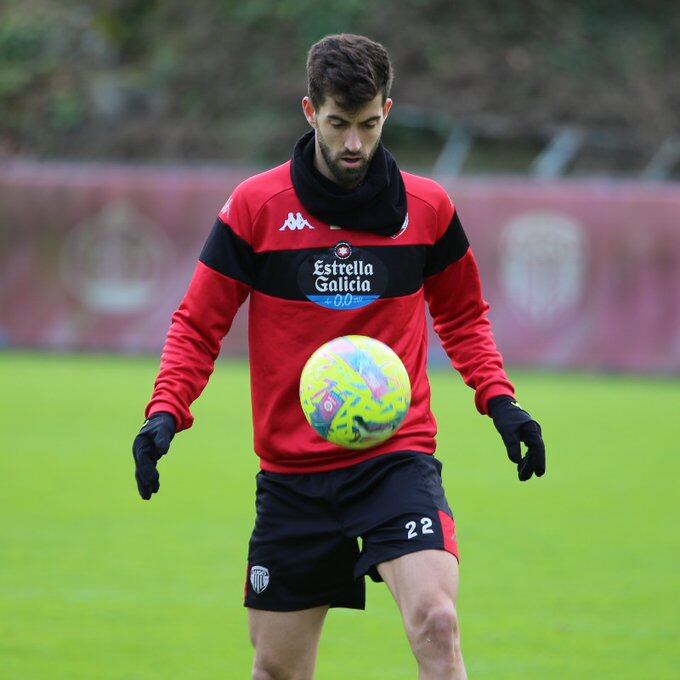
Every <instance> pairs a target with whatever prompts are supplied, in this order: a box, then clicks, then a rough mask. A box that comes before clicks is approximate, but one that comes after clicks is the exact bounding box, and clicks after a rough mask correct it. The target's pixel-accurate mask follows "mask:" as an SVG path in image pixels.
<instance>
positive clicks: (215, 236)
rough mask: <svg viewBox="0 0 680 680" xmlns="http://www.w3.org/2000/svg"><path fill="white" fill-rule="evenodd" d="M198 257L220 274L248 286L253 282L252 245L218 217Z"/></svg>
mask: <svg viewBox="0 0 680 680" xmlns="http://www.w3.org/2000/svg"><path fill="white" fill-rule="evenodd" d="M198 259H199V260H200V261H201V262H202V263H203V264H204V265H206V266H207V267H210V268H211V269H214V270H215V271H217V272H219V273H220V274H224V275H225V276H228V277H229V278H232V279H236V280H237V281H241V282H242V283H245V284H248V285H249V286H251V285H252V284H253V279H254V257H253V248H252V246H251V245H250V244H249V243H247V242H246V241H244V240H243V239H242V238H241V237H240V236H238V235H237V234H235V233H234V231H233V230H232V228H231V227H230V226H229V225H228V224H224V222H222V221H221V220H219V219H218V220H216V221H215V224H214V225H213V228H212V231H211V232H210V235H209V236H208V239H207V240H206V242H205V245H204V246H203V250H202V251H201V254H200V255H199V258H198Z"/></svg>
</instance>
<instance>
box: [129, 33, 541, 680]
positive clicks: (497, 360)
mask: <svg viewBox="0 0 680 680" xmlns="http://www.w3.org/2000/svg"><path fill="white" fill-rule="evenodd" d="M307 75H308V85H309V94H308V96H306V97H304V99H303V100H302V109H303V112H304V115H305V117H306V119H307V121H308V122H309V125H310V126H311V128H312V130H311V131H310V132H309V133H308V134H306V135H305V136H303V137H302V138H301V139H300V140H299V141H298V143H297V145H296V146H295V149H294V152H293V158H292V160H291V161H289V162H287V163H284V164H283V165H280V166H279V167H276V168H274V169H272V170H269V171H267V172H264V173H262V174H260V175H256V176H255V177H251V178H249V179H248V180H246V181H245V182H243V183H242V184H240V185H239V186H238V187H237V188H236V189H235V190H234V192H233V193H232V195H231V197H230V198H229V200H228V201H227V203H226V204H225V206H224V207H223V209H222V210H221V212H220V214H219V217H218V220H217V222H216V223H215V226H214V227H213V230H212V232H211V234H210V236H209V237H208V239H207V242H206V244H205V246H204V248H203V251H202V252H201V255H200V258H199V262H198V264H197V267H196V270H195V272H194V275H193V278H192V281H191V283H190V286H189V289H188V291H187V293H186V295H185V297H184V299H183V300H182V302H181V304H180V306H179V309H178V310H177V311H176V312H175V314H174V315H173V318H172V325H171V327H170V330H169V332H168V337H167V340H166V343H165V348H164V350H163V354H162V359H161V368H160V372H159V374H158V378H157V380H156V384H155V388H154V392H153V396H152V398H151V401H150V402H149V404H148V406H147V409H146V415H147V418H148V420H147V421H146V423H145V424H144V426H143V427H142V430H141V431H140V433H139V435H138V436H137V438H136V439H135V442H134V445H133V452H134V458H135V461H136V466H137V468H136V478H137V484H138V488H139V492H140V494H141V496H142V497H143V498H145V499H149V498H150V497H151V494H153V493H155V492H157V491H158V487H159V483H158V472H157V470H156V462H157V461H158V459H159V458H160V457H161V456H162V455H163V454H165V453H166V452H167V450H168V447H169V444H170V440H171V439H172V437H173V436H174V434H175V432H176V431H180V430H183V429H186V428H188V427H190V426H191V424H192V416H191V413H190V411H189V406H190V404H191V403H192V402H193V401H194V400H195V399H196V398H197V397H198V396H199V394H200V393H201V391H202V390H203V388H204V387H205V384H206V383H207V380H208V377H209V375H210V373H211V372H212V370H213V364H214V361H215V359H216V357H217V355H218V353H219V348H220V342H221V339H222V337H223V336H224V335H225V334H226V333H227V331H228V330H229V327H230V325H231V322H232V319H233V317H234V314H235V313H236V311H237V309H238V307H239V306H240V305H241V304H242V303H243V302H244V300H245V299H246V298H247V297H248V296H250V303H249V343H250V371H251V385H252V400H253V403H255V404H257V408H256V409H254V411H253V418H254V439H255V451H256V453H257V454H258V456H259V457H260V463H261V471H260V472H259V474H258V476H257V504H256V505H257V518H256V522H255V528H254V530H253V534H252V537H251V540H250V546H249V552H248V574H247V581H246V594H245V606H246V607H248V617H249V627H250V635H251V639H252V642H253V645H254V647H255V659H254V664H253V677H254V678H257V679H265V678H293V679H296V680H304V679H309V678H311V677H312V676H313V670H314V664H315V658H316V650H317V645H318V641H319V636H320V633H321V628H322V625H323V621H324V617H325V616H326V613H327V611H328V609H329V607H352V608H358V609H363V608H364V576H365V575H366V574H368V575H370V576H371V577H372V578H373V580H376V581H381V580H382V581H385V583H386V584H387V586H388V588H389V589H390V591H391V593H392V595H393V596H394V598H395V600H396V601H397V604H398V605H399V610H400V612H401V615H402V617H403V622H404V626H405V629H406V633H407V636H408V639H409V642H410V645H411V648H412V650H413V653H414V655H415V657H416V659H417V662H418V668H419V677H420V678H421V679H423V680H435V679H440V678H442V679H443V678H446V679H451V678H456V679H460V678H465V677H466V674H465V668H464V665H463V658H462V656H461V651H460V638H459V633H458V619H457V614H456V608H455V601H456V591H457V586H458V549H457V546H456V539H455V530H454V522H453V517H452V513H451V510H450V508H449V506H448V503H447V501H446V498H445V496H444V492H443V489H442V485H441V475H440V473H441V464H440V463H439V462H438V461H437V460H436V459H435V458H434V456H433V455H432V454H433V453H434V449H435V441H434V436H435V433H436V426H435V421H434V418H433V416H432V413H431V411H430V408H429V397H430V390H429V385H428V381H427V376H426V357H427V351H426V349H427V348H426V324H425V302H427V304H428V305H429V309H430V312H431V314H432V317H433V319H434V324H435V329H436V331H437V333H438V334H439V336H440V338H441V341H442V344H443V346H444V348H445V349H446V351H447V353H448V354H449V356H450V357H451V360H452V362H453V365H454V366H455V368H456V369H457V370H458V371H459V372H460V373H461V375H462V376H463V378H464V380H465V381H466V383H467V384H468V385H470V386H471V387H472V388H473V389H474V390H475V403H476V406H477V409H478V410H479V411H480V412H481V413H482V414H489V415H490V416H491V417H492V418H493V420H494V423H495V425H496V427H497V428H498V430H499V432H500V433H501V435H502V437H503V440H504V442H505V444H506V447H507V451H508V455H509V457H510V458H511V460H512V461H513V462H514V463H515V464H516V465H517V468H518V474H519V478H520V480H527V479H529V478H530V477H531V476H532V474H536V475H537V476H540V475H542V474H543V472H544V470H545V454H544V448H543V442H542V439H541V431H540V428H539V426H538V424H537V423H536V422H535V421H534V420H532V418H531V417H530V416H529V414H528V413H526V412H525V411H523V410H522V409H521V408H520V407H519V406H518V405H517V404H516V403H515V401H514V389H513V386H512V384H511V383H510V381H509V380H508V378H507V376H506V374H505V372H504V370H503V365H502V359H501V356H500V354H499V353H498V351H497V349H496V347H495V344H494V341H493V337H492V335H491V331H490V327H489V322H488V319H487V310H488V305H487V304H486V302H485V301H484V300H483V298H482V294H481V288H480V282H479V276H478V271H477V266H476V264H475V260H474V257H473V255H472V251H471V250H470V248H469V245H468V241H467V238H466V236H465V233H464V231H463V228H462V226H461V223H460V220H459V219H458V215H457V212H456V209H455V207H454V205H453V203H452V202H451V199H450V198H449V197H448V196H447V194H446V192H445V191H444V190H443V189H442V188H441V187H440V186H439V185H438V184H436V183H435V182H433V181H431V180H428V179H425V178H422V177H417V176H415V175H411V174H408V173H405V172H401V171H400V170H399V168H398V167H397V165H396V163H395V161H394V159H393V158H392V156H391V155H390V154H389V153H388V151H387V150H386V149H385V148H384V147H383V145H382V144H381V142H380V137H381V132H382V126H383V124H384V122H385V119H386V118H387V116H388V114H389V111H390V108H391V106H392V100H391V99H389V92H390V86H391V82H392V69H391V65H390V61H389V57H388V55H387V52H386V51H385V49H384V48H383V47H382V45H379V44H377V43H375V42H373V41H371V40H369V39H367V38H365V37H362V36H356V35H334V36H328V37H326V38H324V39H323V40H321V41H320V42H318V43H316V44H315V45H313V46H312V48H311V49H310V52H309V56H308V61H307ZM340 260H342V261H345V262H351V261H354V262H357V263H362V262H363V263H364V265H363V266H359V265H358V266H357V267H355V268H353V270H354V271H358V272H365V274H363V275H362V274H359V276H362V277H363V279H364V281H363V284H362V286H360V287H359V288H358V289H359V290H362V291H365V290H368V291H370V294H367V295H363V294H352V295H350V296H349V297H347V296H346V295H342V296H339V297H338V298H336V297H334V296H328V295H321V294H320V292H321V291H323V290H328V289H329V288H328V286H329V280H328V277H329V276H330V277H331V279H332V278H333V276H334V274H333V271H338V268H337V267H336V268H335V269H333V268H332V267H330V268H329V267H325V266H323V265H324V264H332V263H333V262H336V261H340ZM368 263H371V264H372V265H373V266H372V267H367V266H365V265H366V264H368ZM329 272H330V273H329ZM324 277H325V278H324ZM337 278H338V281H337V282H336V284H337V285H336V287H335V288H336V289H337V288H338V287H341V286H342V285H343V282H342V281H341V280H340V277H339V275H338V277H337ZM332 289H333V288H332V287H331V290H332ZM336 305H337V306H336ZM347 334H361V335H367V336H371V337H374V338H377V339H379V340H381V341H382V342H384V343H386V344H387V345H389V346H390V347H392V349H394V350H395V351H396V352H397V354H398V355H399V356H400V357H401V359H402V361H403V362H404V365H405V366H406V369H407V371H408V373H409V377H410V379H411V384H412V402H411V407H410V410H409V413H408V415H407V417H406V419H405V421H404V423H403V425H402V427H401V429H400V430H399V431H398V432H397V433H396V434H395V435H394V436H393V437H392V438H390V439H388V440H387V441H386V442H384V443H382V444H380V445H378V446H376V447H374V448H372V449H369V450H360V451H354V450H351V451H350V450H346V449H340V448H339V447H337V446H334V445H332V444H330V443H329V442H327V441H325V440H323V439H321V438H320V437H319V436H318V435H317V434H316V433H315V432H314V430H312V428H311V427H310V426H309V425H308V424H307V422H306V420H305V418H304V415H303V413H302V410H301V408H300V405H299V402H298V396H297V393H298V382H299V377H300V373H301V370H302V367H303V366H304V364H305V362H306V360H307V359H308V358H309V356H310V355H311V354H312V352H313V351H314V350H315V349H316V348H317V347H319V346H320V345H321V344H323V343H324V342H327V341H328V340H331V339H333V338H335V337H338V336H341V335H347ZM520 440H521V441H523V442H525V444H526V445H527V447H528V450H527V453H526V455H525V456H524V457H522V456H521V452H520ZM358 537H361V538H362V549H361V551H359V548H358V543H357V538H358Z"/></svg>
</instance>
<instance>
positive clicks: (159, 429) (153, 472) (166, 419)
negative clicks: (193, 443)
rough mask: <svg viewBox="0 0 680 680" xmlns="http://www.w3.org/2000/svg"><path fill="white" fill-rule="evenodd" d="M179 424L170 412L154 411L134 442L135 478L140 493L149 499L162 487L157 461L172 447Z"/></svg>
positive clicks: (146, 499)
mask: <svg viewBox="0 0 680 680" xmlns="http://www.w3.org/2000/svg"><path fill="white" fill-rule="evenodd" d="M176 431H177V425H176V423H175V419H174V418H173V416H171V415H170V414H169V413H165V412H162V413H154V414H153V415H152V416H151V417H150V418H149V419H148V420H147V421H146V422H145V423H144V425H143V426H142V429H141V430H140V431H139V434H138V435H137V436H136V437H135V441H134V442H133V443H132V455H133V457H134V459H135V466H136V469H135V479H136V480H137V489H139V495H140V496H141V497H142V498H143V499H144V500H145V501H148V500H149V499H150V498H151V494H152V493H157V491H158V489H159V488H160V482H159V481H158V470H157V469H156V463H157V462H158V460H159V458H160V457H161V456H164V455H165V454H166V453H167V452H168V449H169V448H170V442H171V441H172V438H173V437H174V436H175V432H176Z"/></svg>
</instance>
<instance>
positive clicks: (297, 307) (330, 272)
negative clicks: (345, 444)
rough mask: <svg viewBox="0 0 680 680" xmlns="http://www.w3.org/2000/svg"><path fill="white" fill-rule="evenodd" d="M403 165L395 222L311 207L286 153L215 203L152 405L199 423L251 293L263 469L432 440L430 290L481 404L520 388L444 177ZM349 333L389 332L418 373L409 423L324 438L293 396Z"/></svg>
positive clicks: (325, 466) (347, 460)
mask: <svg viewBox="0 0 680 680" xmlns="http://www.w3.org/2000/svg"><path fill="white" fill-rule="evenodd" d="M401 174H402V178H403V181H404V185H405V189H406V199H407V211H408V212H407V216H406V220H405V222H404V224H403V226H402V228H401V231H400V232H399V233H397V234H396V235H394V236H382V235H378V234H376V233H372V232H365V231H350V230H347V229H341V228H339V227H334V226H332V225H330V224H327V223H324V222H322V221H320V220H318V219H316V218H315V217H313V216H312V215H311V214H310V213H309V212H308V211H307V210H306V209H305V207H304V205H303V204H302V203H301V201H300V200H299V198H298V196H297V194H296V191H295V188H294V186H293V183H292V181H291V171H290V161H289V162H287V163H284V164H283V165H280V166H278V167H276V168H274V169H272V170H269V171H267V172H264V173H262V174H259V175H256V176H254V177H251V178H249V179H247V180H245V181H244V182H243V183H242V184H240V185H239V186H238V187H237V188H236V189H235V190H234V192H233V194H232V195H231V197H230V198H229V200H228V201H227V203H226V204H225V206H224V207H223V208H222V210H221V211H220V213H219V218H218V220H217V222H216V223H215V225H214V227H213V230H212V232H211V234H210V236H209V237H208V240H207V242H206V244H205V246H204V248H203V251H202V253H201V255H200V259H199V262H198V264H197V266H196V269H195V271H194V274H193V278H192V280H191V283H190V285H189V288H188V290H187V292H186V295H185V296H184V299H183V300H182V302H181V304H180V306H179V308H178V309H177V311H176V312H175V313H174V314H173V317H172V325H171V327H170V330H169V332H168V336H167V339H166V342H165V347H164V349H163V353H162V357H161V367H160V372H159V374H158V378H157V379H156V383H155V387H154V392H153V396H152V398H151V401H150V402H149V404H148V406H147V408H146V415H147V417H148V416H150V415H152V414H153V413H157V412H159V411H166V412H169V413H171V414H172V415H173V416H174V417H175V419H176V420H177V424H178V430H183V429H186V428H188V427H190V426H191V424H192V422H193V417H192V415H191V412H190V410H189V407H190V405H191V403H192V402H193V401H194V400H195V399H196V398H197V397H198V396H199V395H200V394H201V392H202V390H203V388H204V387H205V385H206V383H207V381H208V378H209V376H210V374H211V373H212V371H213V366H214V362H215V359H216V358H217V355H218V354H219V349H220V344H221V340H222V338H223V337H224V335H225V334H226V333H227V331H228V330H229V328H230V326H231V323H232V320H233V318H234V315H235V314H236V311H237V310H238V308H239V306H240V305H241V304H242V303H243V302H244V301H245V299H246V298H247V297H248V296H249V295H250V302H249V305H250V306H249V330H248V333H249V348H250V375H251V398H252V404H253V424H254V440H255V441H254V447H255V452H256V453H257V455H258V456H259V457H260V464H261V467H262V469H264V470H270V471H274V472H285V473H299V472H319V471H322V470H332V469H336V468H341V467H345V466H348V465H353V464H356V463H359V462H361V461H363V460H366V459H368V458H372V457H374V456H377V455H381V454H384V453H389V452H393V451H403V450H411V451H422V452H424V453H433V452H434V450H435V434H436V430H437V428H436V423H435V419H434V416H433V415H432V411H431V410H430V386H429V382H428V379H427V375H426V359H427V333H426V323H425V302H427V304H428V305H429V309H430V313H431V314H432V317H433V319H434V327H435V330H436V332H437V333H438V334H439V337H440V338H441V342H442V345H443V347H444V349H445V350H446V352H447V354H448V356H449V357H450V359H451V361H452V363H453V366H454V367H455V368H456V369H457V370H458V371H459V372H460V374H461V375H462V377H463V380H464V381H465V382H466V383H467V384H468V385H469V386H470V387H472V388H473V389H474V390H475V403H476V406H477V409H478V410H479V411H480V412H481V413H486V412H487V411H486V405H487V402H488V400H489V399H490V398H491V397H494V396H498V395H502V394H507V395H510V396H514V390H513V386H512V384H511V383H510V381H509V380H508V377H507V376H506V374H505V372H504V370H503V363H502V359H501V356H500V354H499V352H498V350H497V349H496V346H495V343H494V340H493V336H492V334H491V329H490V325H489V321H488V319H487V311H488V308H489V307H488V304H487V303H486V302H485V300H484V299H483V298H482V291H481V286H480V280H479V273H478V269H477V265H476V262H475V258H474V256H473V254H472V250H471V249H470V247H469V245H468V241H467V238H466V236H465V233H464V231H463V228H462V226H461V224H460V220H459V219H458V216H457V214H456V211H455V208H454V205H453V203H452V201H451V199H450V198H449V197H448V195H447V194H446V192H445V191H444V189H443V188H442V187H441V186H439V185H438V184H437V183H436V182H434V181H432V180H429V179H425V178H423V177H418V176H416V175H412V174H409V173H406V172H402V173H401ZM349 334H357V335H367V336H370V337H373V338H377V339H378V340H381V341H382V342H384V343H385V344H387V345H389V346H390V347H391V348H392V349H393V350H394V351H395V352H396V353H397V354H398V355H399V356H400V357H401V360H402V361H403V363H404V366H405V367H406V370H407V371H408V374H409V377H410V379H411V387H412V400H411V407H410V409H409V412H408V414H407V416H406V418H405V420H404V422H403V424H402V426H401V428H400V429H399V430H398V431H397V433H396V434H395V435H394V436H392V437H391V438H390V439H388V440H387V441H386V442H383V443H382V444H380V445H378V446H376V447H374V448H371V449H368V450H360V451H354V450H348V449H344V448H341V447H338V446H336V445H334V444H331V443H330V442H327V441H326V440H324V439H322V438H321V437H320V436H319V435H318V434H317V433H316V432H315V431H314V430H313V429H312V427H311V426H310V425H309V424H308V423H307V421H306V419H305V417H304V415H303V413H302V409H301V407H300V402H299V397H298V387H299V379H300V374H301V372H302V368H303V366H304V364H305V362H306V361H307V359H308V358H309V356H310V355H311V354H312V353H313V352H314V351H315V350H316V349H317V348H318V347H319V346H320V345H322V344H323V343H325V342H327V341H329V340H331V339H333V338H336V337H338V336H341V335H349Z"/></svg>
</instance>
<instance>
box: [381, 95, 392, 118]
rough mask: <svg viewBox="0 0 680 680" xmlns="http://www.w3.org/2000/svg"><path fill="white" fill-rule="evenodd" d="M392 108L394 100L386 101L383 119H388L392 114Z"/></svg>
mask: <svg viewBox="0 0 680 680" xmlns="http://www.w3.org/2000/svg"><path fill="white" fill-rule="evenodd" d="M391 108H392V100H391V99H389V98H388V99H386V100H385V103H384V104H383V119H385V118H387V116H388V115H389V113H390V109H391Z"/></svg>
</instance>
